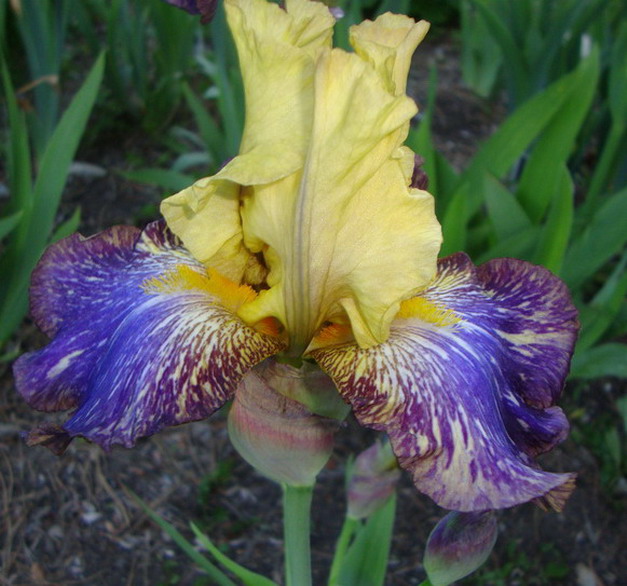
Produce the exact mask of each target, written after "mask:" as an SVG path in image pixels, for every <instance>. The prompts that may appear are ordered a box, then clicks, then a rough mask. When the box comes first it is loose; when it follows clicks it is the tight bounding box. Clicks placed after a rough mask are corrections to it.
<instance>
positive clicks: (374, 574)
mask: <svg viewBox="0 0 627 586" xmlns="http://www.w3.org/2000/svg"><path fill="white" fill-rule="evenodd" d="M395 511H396V495H394V496H393V497H391V498H390V500H389V501H388V503H387V504H386V505H384V506H383V507H381V508H380V509H379V510H378V511H376V512H375V513H373V514H372V515H371V516H370V517H369V518H368V520H367V521H366V522H365V523H364V524H362V525H361V527H359V528H358V529H357V531H356V534H355V539H354V541H353V543H352V545H351V546H350V548H349V550H348V552H347V553H346V556H345V558H344V561H343V564H342V568H341V571H340V575H339V579H338V581H337V586H340V585H342V586H344V585H349V584H351V585H352V584H359V586H382V585H383V584H384V583H385V574H386V572H387V566H388V558H389V555H390V545H391V543H392V530H393V528H394V514H395Z"/></svg>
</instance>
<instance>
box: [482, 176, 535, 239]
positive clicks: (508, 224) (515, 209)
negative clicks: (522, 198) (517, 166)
mask: <svg viewBox="0 0 627 586" xmlns="http://www.w3.org/2000/svg"><path fill="white" fill-rule="evenodd" d="M482 191H483V197H484V199H485V203H486V207H487V210H488V216H489V218H490V223H491V224H492V228H493V230H494V234H495V236H496V240H497V243H498V242H500V241H502V240H506V239H508V238H510V237H511V236H512V235H513V234H517V233H519V232H521V231H523V230H526V229H528V228H530V227H531V226H532V223H531V220H530V219H529V217H528V216H527V213H526V212H525V210H524V208H523V207H522V206H521V205H520V202H519V201H518V200H517V199H516V197H515V196H514V194H513V193H512V192H511V191H509V190H508V189H507V188H506V187H505V186H504V185H503V184H502V183H501V182H500V181H499V180H498V179H497V178H496V177H494V176H493V175H490V174H489V173H485V175H484V177H483V190H482Z"/></svg>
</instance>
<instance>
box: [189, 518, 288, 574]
mask: <svg viewBox="0 0 627 586" xmlns="http://www.w3.org/2000/svg"><path fill="white" fill-rule="evenodd" d="M189 525H190V527H191V528H192V531H193V532H194V535H195V536H196V538H197V539H198V541H199V542H200V543H201V544H202V545H203V547H204V548H205V549H207V551H208V552H209V553H210V554H211V555H212V556H213V557H214V558H215V559H216V560H217V561H218V562H219V563H220V564H222V565H223V566H224V567H225V568H226V569H227V570H229V571H231V572H233V574H235V575H236V576H237V577H238V578H239V579H240V580H241V581H242V582H243V584H244V586H277V585H276V583H275V582H273V581H272V580H270V579H268V578H266V577H265V576H262V575H261V574H257V573H256V572H252V571H251V570H248V569H247V568H244V567H243V566H240V565H239V564H238V563H236V562H234V561H233V560H232V559H230V558H229V557H227V556H226V555H224V554H223V553H222V552H221V551H220V550H219V549H218V548H217V547H216V546H215V545H214V544H213V543H212V542H211V540H210V539H209V538H208V537H207V536H206V535H205V534H204V533H203V532H202V531H201V530H200V529H199V528H198V527H197V525H196V524H194V523H190V524H189Z"/></svg>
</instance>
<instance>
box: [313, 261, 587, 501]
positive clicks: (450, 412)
mask: <svg viewBox="0 0 627 586" xmlns="http://www.w3.org/2000/svg"><path fill="white" fill-rule="evenodd" d="M420 295H421V296H424V297H425V298H426V299H427V300H429V301H431V302H433V303H436V304H438V305H440V306H442V307H446V308H448V309H450V310H452V311H454V312H455V313H456V315H457V316H458V318H459V320H460V321H459V322H458V323H456V324H453V325H446V326H442V325H435V324H433V323H429V322H426V321H422V320H421V319H418V318H409V319H396V320H395V321H394V322H393V324H392V329H391V335H390V338H389V339H388V340H387V341H386V342H385V343H383V344H380V345H378V346H376V347H373V348H369V349H360V348H357V347H355V346H340V347H336V348H330V349H323V350H318V351H316V352H314V357H315V358H316V360H317V361H318V363H319V364H320V366H321V367H322V369H323V370H325V371H326V372H327V373H328V374H329V375H330V376H331V377H332V378H333V380H334V381H335V383H336V385H337V386H338V389H339V391H340V393H341V394H342V395H343V396H344V398H345V399H346V400H347V401H349V402H350V403H351V405H352V406H353V410H354V412H355V415H356V416H357V418H358V420H359V421H360V422H361V423H362V424H364V425H367V426H370V427H373V428H376V429H380V430H383V431H386V432H387V433H388V435H389V437H390V441H391V443H392V446H393V449H394V452H395V454H396V456H397V457H398V459H399V463H400V464H401V466H402V467H403V468H405V469H406V470H407V471H409V472H410V474H411V475H412V478H413V480H414V482H415V484H416V486H417V487H418V489H419V490H421V491H422V492H424V493H425V494H427V495H429V496H431V497H432V498H433V499H434V500H435V501H436V502H437V503H438V504H439V505H440V506H443V507H445V508H448V509H453V510H458V511H482V510H487V509H498V508H505V507H510V506H513V505H516V504H519V503H522V502H526V501H529V500H533V499H535V500H536V502H538V504H540V505H541V506H546V507H552V508H554V509H558V510H559V509H560V508H561V507H562V506H563V504H564V502H565V500H566V498H567V497H568V495H569V494H570V492H571V491H572V489H573V487H574V476H573V475H572V474H553V473H548V472H543V471H542V470H540V469H539V468H538V466H537V465H536V463H535V462H534V461H533V456H536V455H537V454H540V453H543V452H546V451H547V450H549V449H551V448H552V447H553V446H554V445H555V444H556V443H558V442H560V441H562V440H563V439H564V438H565V436H566V434H567V432H568V423H567V421H566V418H565V416H564V414H563V413H562V411H561V410H560V409H559V408H558V407H555V406H554V403H555V401H556V399H557V398H558V397H559V395H560V392H561V390H562V387H563V383H564V379H565V376H566V374H567V371H568V366H569V362H570V357H571V354H572V350H573V346H574V342H575V338H576V334H577V329H578V324H577V314H576V310H575V308H574V307H573V305H572V303H571V302H570V298H569V295H568V291H567V289H566V287H565V286H564V284H563V283H562V282H561V281H560V280H559V279H558V278H556V277H555V276H553V275H552V274H551V273H550V272H549V271H547V270H546V269H544V268H542V267H537V266H533V265H531V264H529V263H525V262H523V261H518V260H514V259H498V260H494V261H491V262H488V263H486V264H485V265H483V266H481V267H478V268H476V267H474V265H473V264H472V263H471V261H470V259H469V258H468V257H467V256H466V255H465V254H462V253H460V254H456V255H453V256H450V257H448V258H445V259H443V260H441V261H440V262H439V271H438V275H437V277H436V279H435V281H434V282H433V283H432V284H431V285H430V286H429V288H428V289H426V290H425V291H423V292H422V293H421V294H420Z"/></svg>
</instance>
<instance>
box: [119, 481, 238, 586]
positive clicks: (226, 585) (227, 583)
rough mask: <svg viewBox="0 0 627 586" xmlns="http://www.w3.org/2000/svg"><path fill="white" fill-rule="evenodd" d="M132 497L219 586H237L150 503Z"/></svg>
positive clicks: (132, 494) (134, 495)
mask: <svg viewBox="0 0 627 586" xmlns="http://www.w3.org/2000/svg"><path fill="white" fill-rule="evenodd" d="M129 493H130V494H131V496H132V497H133V498H134V499H135V500H136V501H137V503H138V504H139V506H140V507H141V508H142V509H143V511H144V512H145V513H146V514H147V515H148V516H149V517H150V518H151V519H152V520H153V521H154V522H155V523H156V524H157V525H159V527H161V529H163V531H165V532H166V533H167V534H168V535H169V536H170V537H171V538H172V540H173V541H174V543H176V545H178V546H179V547H180V548H181V549H182V550H183V551H184V552H185V554H186V555H187V556H188V557H189V558H191V559H192V560H193V561H194V562H195V563H196V564H197V565H198V566H199V567H200V568H202V570H203V571H204V572H205V573H206V574H207V575H208V576H209V577H210V578H211V579H212V580H215V583H216V584H218V586H237V585H236V584H235V582H233V581H232V580H231V579H230V578H229V577H228V576H227V575H226V574H225V573H224V572H222V571H221V570H220V569H219V568H218V567H217V566H215V565H213V564H212V563H211V562H210V561H209V560H208V559H207V558H206V557H205V556H203V555H202V554H201V553H199V552H197V551H196V550H195V549H194V546H193V545H192V544H191V543H190V542H189V541H187V539H185V537H183V535H182V534H181V533H180V532H179V530H178V529H177V528H176V527H174V525H172V524H171V523H168V522H167V521H166V520H165V519H163V518H162V517H160V516H159V515H158V514H157V513H156V512H155V511H153V510H152V509H151V508H150V507H149V506H148V503H146V502H144V501H143V500H142V499H141V498H139V496H137V495H136V494H135V493H134V492H132V491H129Z"/></svg>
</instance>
